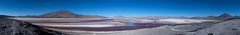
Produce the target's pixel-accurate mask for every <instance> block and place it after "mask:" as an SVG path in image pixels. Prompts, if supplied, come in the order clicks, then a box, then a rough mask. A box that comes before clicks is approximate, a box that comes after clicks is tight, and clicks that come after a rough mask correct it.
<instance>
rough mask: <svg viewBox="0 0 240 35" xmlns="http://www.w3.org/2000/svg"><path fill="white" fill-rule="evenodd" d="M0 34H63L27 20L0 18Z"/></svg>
mask: <svg viewBox="0 0 240 35" xmlns="http://www.w3.org/2000/svg"><path fill="white" fill-rule="evenodd" d="M0 35H64V34H63V33H60V32H56V31H52V30H48V29H45V28H42V27H40V26H37V25H33V24H31V23H28V22H22V21H18V20H14V19H7V18H0Z"/></svg>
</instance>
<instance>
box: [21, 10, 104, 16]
mask: <svg viewBox="0 0 240 35" xmlns="http://www.w3.org/2000/svg"><path fill="white" fill-rule="evenodd" d="M20 17H35V18H105V17H104V16H97V15H79V14H75V13H72V12H70V11H68V10H59V11H56V12H50V13H46V14H42V15H37V16H20Z"/></svg>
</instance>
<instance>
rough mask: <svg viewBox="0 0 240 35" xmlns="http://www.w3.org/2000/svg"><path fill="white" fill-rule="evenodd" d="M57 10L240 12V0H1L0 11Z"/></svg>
mask: <svg viewBox="0 0 240 35" xmlns="http://www.w3.org/2000/svg"><path fill="white" fill-rule="evenodd" d="M57 10H69V11H72V12H74V13H77V14H86V15H101V16H209V15H220V14H222V13H224V12H226V13H229V14H231V15H240V14H239V13H240V0H0V14H6V15H16V16H19V15H39V14H43V13H48V12H54V11H57Z"/></svg>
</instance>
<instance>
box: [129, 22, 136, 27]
mask: <svg viewBox="0 0 240 35" xmlns="http://www.w3.org/2000/svg"><path fill="white" fill-rule="evenodd" d="M127 26H136V25H135V24H134V23H132V22H128V23H127Z"/></svg>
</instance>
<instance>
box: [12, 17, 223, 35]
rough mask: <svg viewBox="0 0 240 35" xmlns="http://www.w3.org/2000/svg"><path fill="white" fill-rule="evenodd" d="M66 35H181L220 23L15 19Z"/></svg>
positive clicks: (204, 21) (196, 20) (176, 20)
mask: <svg viewBox="0 0 240 35" xmlns="http://www.w3.org/2000/svg"><path fill="white" fill-rule="evenodd" d="M14 19H17V20H21V21H26V22H31V23H32V24H34V25H38V26H42V27H44V28H47V29H51V30H55V31H59V32H63V33H67V34H69V35H182V34H192V33H193V32H194V31H196V30H199V29H202V28H206V27H209V26H212V25H213V24H217V23H219V22H223V21H221V20H206V19H176V18H175V19H155V20H150V19H116V18H14Z"/></svg>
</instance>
